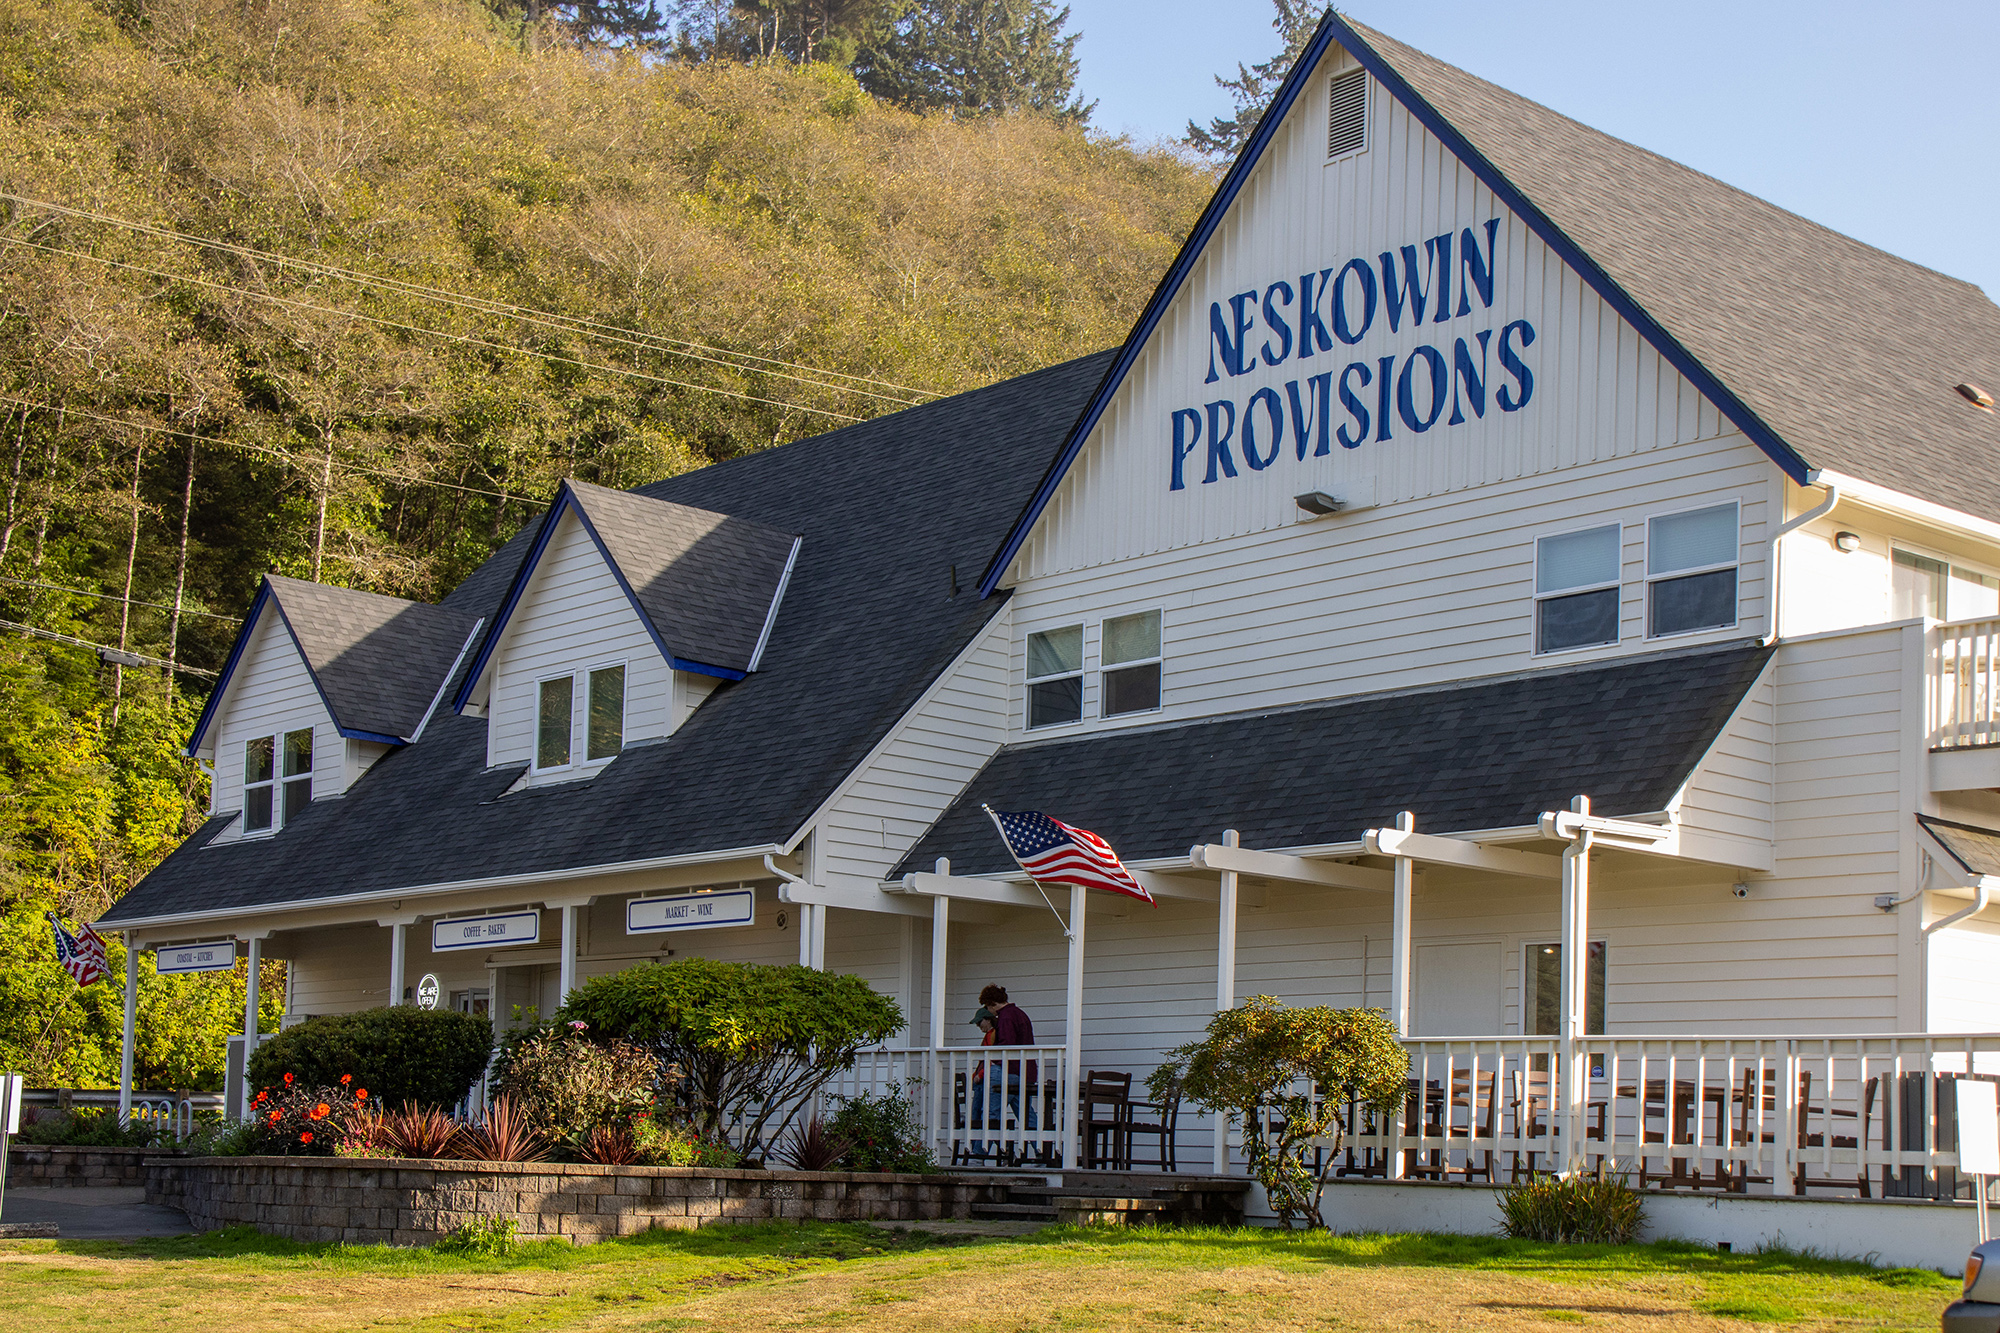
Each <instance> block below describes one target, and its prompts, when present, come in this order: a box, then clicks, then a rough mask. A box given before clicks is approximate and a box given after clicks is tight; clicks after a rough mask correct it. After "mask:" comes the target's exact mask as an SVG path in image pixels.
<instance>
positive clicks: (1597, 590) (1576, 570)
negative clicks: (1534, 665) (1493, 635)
mask: <svg viewBox="0 0 2000 1333" xmlns="http://www.w3.org/2000/svg"><path fill="white" fill-rule="evenodd" d="M1619 542H1620V533H1619V527H1618V525H1617V524H1616V523H1608V524H1605V525H1604V526H1603V527H1597V528H1585V529H1584V530H1583V531H1581V532H1560V533H1554V534H1551V535H1550V536H1547V537H1542V538H1539V539H1537V540H1536V542H1535V651H1536V652H1538V653H1554V652H1561V651H1563V650H1564V649H1567V648H1590V647H1596V646H1598V645H1601V644H1607V643H1616V642H1618V564H1619Z"/></svg>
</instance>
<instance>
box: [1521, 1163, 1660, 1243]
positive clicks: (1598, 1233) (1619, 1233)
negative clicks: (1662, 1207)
mask: <svg viewBox="0 0 2000 1333" xmlns="http://www.w3.org/2000/svg"><path fill="white" fill-rule="evenodd" d="M1645 1220H1646V1218H1645V1205H1644V1203H1643V1202H1642V1201H1641V1200H1640V1198H1639V1194H1638V1192H1637V1191H1636V1190H1634V1189H1633V1188H1632V1187H1631V1186H1630V1185H1628V1184H1626V1183H1625V1178H1624V1177H1623V1176H1612V1175H1610V1174H1608V1173H1606V1172H1605V1171H1604V1169H1603V1168H1602V1167H1601V1166H1600V1167H1599V1169H1598V1170H1597V1172H1596V1173H1595V1174H1592V1175H1584V1174H1581V1173H1579V1174H1577V1175H1573V1176H1540V1175H1538V1176H1530V1177H1528V1178H1527V1179H1525V1180H1517V1181H1515V1182H1514V1183H1513V1184H1511V1185H1509V1186H1508V1187H1507V1188H1506V1189H1504V1190H1502V1191H1501V1193H1500V1234H1501V1235H1503V1236H1509V1237H1511V1238H1513V1239H1515V1240H1538V1241H1545V1242H1560V1243H1564V1244H1582V1245H1629V1244H1631V1243H1632V1241H1633V1240H1634V1239H1636V1238H1637V1236H1638V1234H1639V1228H1640V1227H1641V1226H1642V1225H1643V1224H1644V1223H1645Z"/></svg>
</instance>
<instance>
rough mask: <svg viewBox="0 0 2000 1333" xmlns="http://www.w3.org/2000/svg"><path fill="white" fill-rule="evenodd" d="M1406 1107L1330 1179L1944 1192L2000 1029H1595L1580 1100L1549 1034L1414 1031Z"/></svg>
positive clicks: (1356, 1140)
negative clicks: (1528, 1178)
mask: <svg viewBox="0 0 2000 1333" xmlns="http://www.w3.org/2000/svg"><path fill="white" fill-rule="evenodd" d="M1405 1046H1406V1048H1407V1049H1408V1050H1409V1052H1410V1074H1409V1080H1408V1085H1407V1086H1408V1092H1407V1096H1406V1098H1405V1102H1404V1105H1403V1106H1402V1107H1401V1108H1400V1109H1399V1110H1397V1111H1394V1112H1391V1113H1389V1114H1387V1115H1383V1116H1377V1117H1373V1123H1370V1118H1369V1117H1368V1116H1366V1115H1365V1114H1355V1115H1354V1116H1353V1117H1352V1118H1353V1119H1354V1120H1355V1121H1358V1122H1359V1129H1360V1132H1358V1133H1355V1134H1354V1135H1352V1136H1351V1137H1350V1140H1349V1142H1348V1144H1347V1145H1345V1146H1344V1148H1343V1151H1342V1160H1341V1161H1339V1162H1337V1163H1333V1164H1332V1166H1333V1169H1334V1170H1335V1172H1336V1173H1337V1174H1346V1175H1379V1176H1386V1177H1389V1178H1399V1179H1428V1180H1442V1181H1459V1182H1471V1181H1483V1182H1488V1183H1505V1182H1507V1181H1509V1180H1514V1179H1519V1178H1521V1177H1522V1176H1524V1175H1526V1174H1530V1173H1533V1172H1536V1171H1559V1170H1563V1169H1565V1168H1566V1167H1568V1166H1571V1165H1581V1166H1583V1167H1586V1168H1595V1167H1597V1166H1598V1165H1600V1164H1602V1165H1603V1166H1605V1167H1606V1168H1607V1169H1609V1170H1611V1171H1612V1172H1614V1173H1617V1174H1622V1175H1626V1176H1628V1177H1629V1178H1631V1180H1632V1181H1633V1183H1634V1184H1637V1185H1643V1186H1647V1187H1654V1188H1667V1189H1676V1188H1686V1189H1696V1190H1717V1191H1727V1192H1732V1193H1759V1194H1824V1193H1826V1192H1828V1191H1833V1192H1841V1193H1847V1194H1851V1195H1859V1196H1860V1197H1902V1198H1934V1199H1950V1198H1955V1197H1970V1193H1969V1190H1970V1185H1969V1183H1964V1182H1961V1181H1960V1179H1959V1176H1958V1172H1957V1166H1958V1152H1957V1147H1958V1137H1957V1126H1956V1103H1955V1098H1954V1093H1953V1089H1952V1085H1953V1083H1954V1082H1955V1081H1956V1080H1958V1079H1962V1078H1978V1079H1982V1080H1990V1081H1993V1082H1996V1083H2000V1034H1993V1033H1976V1034H1942V1033H1919V1034H1909V1035H1883V1036H1873V1035H1870V1036H1824V1037H1699V1036H1661V1037H1604V1036H1598V1037H1591V1038H1588V1039H1587V1040H1586V1041H1585V1042H1584V1043H1583V1049H1582V1051H1581V1052H1580V1053H1579V1054H1578V1055H1577V1056H1576V1057H1575V1058H1576V1059H1578V1060H1580V1061H1581V1062H1582V1063H1583V1065H1584V1066H1585V1070H1584V1072H1585V1077H1584V1080H1583V1084H1582V1087H1583V1092H1582V1098H1581V1101H1580V1103H1578V1104H1572V1096H1573V1094H1572V1093H1570V1092H1568V1091H1566V1089H1565V1084H1566V1082H1568V1080H1565V1079H1564V1078H1563V1077H1562V1075H1563V1074H1564V1072H1565V1071H1564V1069H1563V1061H1564V1059H1565V1056H1564V1053H1563V1050H1562V1043H1561V1042H1560V1041H1559V1040H1558V1039H1556V1038H1553V1037H1460V1038H1437V1039H1427V1040H1412V1041H1409V1042H1406V1043H1405Z"/></svg>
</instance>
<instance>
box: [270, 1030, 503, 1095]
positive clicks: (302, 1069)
mask: <svg viewBox="0 0 2000 1333" xmlns="http://www.w3.org/2000/svg"><path fill="white" fill-rule="evenodd" d="M492 1054H493V1027H492V1024H490V1023H488V1022H487V1021H486V1020H485V1019H484V1018H480V1017H477V1016H476V1015H473V1014H461V1013H455V1012H452V1011H451V1010H445V1009H437V1010H430V1009H417V1008H414V1007H412V1006H409V1005H391V1006H390V1007H388V1008H385V1009H366V1010H363V1011H362V1012H360V1013H358V1014H328V1015H326V1016H324V1017H321V1018H309V1019H307V1020H306V1021H305V1022H303V1023H301V1024H299V1025H298V1026H297V1027H294V1028H288V1029H286V1030H285V1031H283V1032H280V1033H279V1034H278V1035H277V1036H275V1037H272V1038H271V1039H270V1040H268V1041H266V1042H264V1043H263V1044H262V1045H261V1046H259V1047H258V1048H257V1053H256V1054H255V1055H253V1056H251V1057H250V1084H251V1086H252V1087H254V1088H258V1089H260V1090H261V1089H268V1088H273V1087H276V1086H278V1085H279V1084H280V1083H281V1081H282V1078H283V1076H284V1075H285V1074H287V1073H289V1074H292V1075H295V1076H296V1077H297V1079H298V1081H300V1082H302V1083H307V1084H311V1085H313V1086H315V1087H330V1086H335V1085H338V1084H339V1083H340V1077H341V1075H343V1074H349V1075H352V1076H353V1080H354V1084H355V1086H357V1087H363V1088H366V1089H368V1093H369V1095H370V1096H371V1097H372V1098H374V1100H375V1101H376V1103H377V1104H379V1105H385V1106H397V1105H401V1104H402V1103H403V1102H406V1101H409V1102H416V1103H418V1104H419V1105H422V1106H443V1107H451V1106H455V1105H457V1104H458V1102H459V1101H460V1100H461V1099H462V1098H463V1097H464V1096H465V1094H466V1091H467V1090H468V1089H469V1088H471V1087H472V1084H473V1082H474V1080H476V1079H477V1078H478V1077H479V1076H480V1075H481V1074H482V1073H484V1072H485V1071H486V1062H487V1060H488V1059H490V1058H491V1057H492Z"/></svg>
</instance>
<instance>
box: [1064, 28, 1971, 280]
mask: <svg viewBox="0 0 2000 1333" xmlns="http://www.w3.org/2000/svg"><path fill="white" fill-rule="evenodd" d="M1069 5H1070V27H1071V30H1072V31H1081V32H1082V33H1083V40H1082V41H1081V42H1080V43H1079V44H1078V52H1079V54H1080V55H1081V57H1082V64H1083V75H1082V80H1081V91H1082V92H1083V94H1084V96H1085V97H1094V98H1097V99H1098V103H1099V105H1098V108H1097V114H1096V117H1095V120H1094V123H1095V124H1096V125H1097V127H1098V128H1100V129H1105V130H1111V131H1114V132H1116V131H1124V132H1127V133H1130V134H1132V135H1133V136H1134V137H1135V138H1138V139H1142V140H1153V139H1163V138H1173V137H1177V136H1179V135H1180V134H1181V133H1183V132H1184V130H1185V127H1186V124H1187V122H1188V120H1189V119H1190V118H1197V119H1202V120H1206V119H1207V118H1208V117H1209V116H1212V115H1216V114H1219V113H1227V112H1228V111H1229V109H1230V103H1229V99H1228V95H1227V94H1226V93H1224V92H1223V91H1222V90H1221V89H1219V88H1217V87H1216V86H1215V82H1214V78H1213V76H1214V75H1215V74H1216V73H1217V72H1218V71H1222V70H1229V71H1232V72H1233V71H1234V69H1235V62H1237V61H1239V60H1242V61H1255V60H1262V59H1265V58H1266V57H1268V56H1269V55H1271V54H1272V53H1273V51H1274V50H1275V48H1276V38H1275V36H1274V35H1273V33H1272V31H1271V28H1270V22H1271V13H1272V11H1271V8H1270V6H1269V4H1268V3H1267V2H1266V0H1234V3H1230V4H1214V3H1206V4H1197V3H1194V2H1193V0H1069ZM1342 9H1343V11H1344V12H1346V13H1349V14H1352V15H1353V16H1354V17H1355V18H1357V19H1360V20H1361V21H1362V22H1364V23H1367V24H1369V25H1371V26H1373V27H1376V28H1380V29H1381V30H1382V31H1384V32H1387V33H1390V34H1392V35H1394V36H1396V37H1399V38H1401V39H1402V40H1403V41H1406V42H1408V43H1410V44H1411V45H1413V46H1417V47H1420V48H1422V49H1424V50H1426V51H1429V52H1430V53H1432V54H1433V55H1436V56H1438V57H1440V58H1442V59H1444V60H1448V61H1450V62H1451V63H1452V64H1454V65H1458V66H1459V67H1461V68H1463V69H1468V70H1471V71H1472V72H1473V73H1475V74H1478V75H1480V76H1481V77H1482V78H1486V79H1490V80H1492V81H1493V82H1495V83H1498V84H1500V85H1502V86H1503V87H1506V88H1511V89H1512V90H1514V91H1515V92H1517V93H1520V94H1522V95H1523V96H1526V97H1531V98H1533V99H1534V100H1535V101H1537V102H1541V103H1543V104H1545V105H1547V106H1551V107H1553V108H1555V109H1556V110H1558V111H1561V112H1562V113H1564V114H1565V115H1569V116H1574V117H1575V118H1576V119H1578V120H1581V121H1583V122H1584V123H1585V124H1588V125H1592V126H1595V127H1596V128H1598V129H1601V130H1604V131H1606V132H1607V133H1610V134H1615V135H1617V136H1618V137H1619V138H1622V139H1627V140H1630V141H1631V142H1633V143H1636V144H1640V145H1642V146H1644V147H1646V148H1650V149H1652V150H1653V151H1654V152H1657V153H1662V154H1664V155H1666V156H1668V157H1671V158H1674V159H1676V160H1678V161H1681V162H1685V163H1687V164H1688V165H1689V166H1692V167H1695V168H1697V169H1699V170H1701V171H1705V172H1708V173H1709V174H1710V175H1713V176H1717V177H1719V178H1721V179H1722V180H1725V181H1728V182H1729V183H1730V184H1732V185H1735V186H1738V187H1740V188H1742V189H1745V190H1748V191H1750V192H1751V193H1753V194H1757V195H1761V196H1762V197H1764V198H1766V199H1769V200H1771V201H1772V202H1773V203H1776V204H1778V205H1780V206H1781V207H1784V208H1788V209H1791V210H1792V211H1793V212H1796V213H1800V214H1803V215H1804V216H1806V217H1808V218H1811V219H1812V220H1813V221H1815V222H1819V223H1822V224H1824V225H1826V226H1829V227H1832V228H1834V229H1835V230H1836V231H1843V232H1846V233H1847V234H1849V235H1850V236H1855V237H1858V238H1859V239H1861V240H1864V241H1867V242H1868V243H1869V244H1871V245H1878V246H1881V247H1882V248H1883V249H1885V250H1889V251H1892V252H1894V253H1895V254H1898V255H1901V256H1903V257H1904V258H1906V259H1911V260H1914V261H1916V262H1917V263H1920V264H1926V265H1929V266H1930V267H1932V268H1935V269H1939V270H1941V271H1943V272H1945V273H1949V274H1951V275H1953V276H1954V277H1959V278H1964V279H1966V280H1967V281H1969V282H1975V283H1978V284H1979V285H1980V286H1981V287H1983V288H1985V289H1986V292H1987V293H1988V295H2000V246H1997V245H1996V244H1995V240H1994V230H1995V229H1994V214H1995V212H1996V210H2000V4H1995V3H1993V0H1984V3H1968V2H1964V0H1903V2H1901V3H1896V4H1874V5H1866V4H1858V3H1852V2H1851V0H1823V3H1820V4H1805V3H1798V2H1797V0H1733V3H1718V2H1716V0H1681V2H1680V3H1676V4H1671V5H1656V4H1647V5H1640V4H1634V3H1631V0H1612V2H1611V3H1606V2H1605V0H1597V2H1596V3H1581V2H1579V0H1512V2H1511V3H1504V4H1503V3H1494V2H1493V0H1486V2H1485V3H1479V4H1473V3H1467V2H1464V0H1431V2H1430V3H1415V2H1413V0H1403V2H1402V3H1397V2H1396V0H1348V2H1347V3H1346V4H1344V5H1342Z"/></svg>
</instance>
